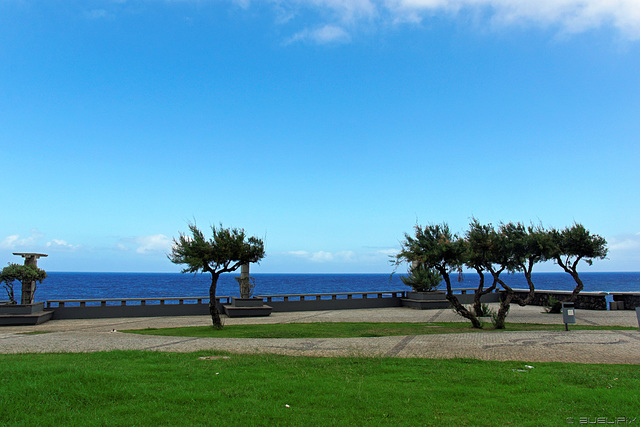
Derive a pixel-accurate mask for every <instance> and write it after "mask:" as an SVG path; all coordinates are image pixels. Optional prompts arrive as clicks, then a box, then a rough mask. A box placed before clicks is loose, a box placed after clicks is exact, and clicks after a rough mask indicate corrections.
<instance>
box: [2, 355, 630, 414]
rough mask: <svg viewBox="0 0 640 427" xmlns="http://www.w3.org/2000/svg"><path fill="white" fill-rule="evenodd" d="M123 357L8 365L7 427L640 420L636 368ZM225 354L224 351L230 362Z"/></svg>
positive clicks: (12, 358) (9, 360)
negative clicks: (587, 419) (36, 426)
mask: <svg viewBox="0 0 640 427" xmlns="http://www.w3.org/2000/svg"><path fill="white" fill-rule="evenodd" d="M213 354H215V353H212V352H198V353H187V354H182V353H163V352H143V351H114V352H102V353H89V354H17V355H1V356H0V401H1V405H0V425H3V426H14V425H24V426H33V425H38V426H47V425H52V426H53V425H88V426H96V425H108V426H136V425H138V426H146V425H153V426H156V425H172V426H173V425H181V426H182V425H189V426H191V425H201V426H212V425H230V426H255V425H265V426H266V425H295V426H325V425H353V426H355V425H467V426H491V425H500V426H501V425H517V426H541V425H566V424H567V418H573V419H574V423H575V424H578V423H579V420H580V417H591V419H592V420H593V419H595V417H609V419H610V420H613V419H615V417H630V418H633V417H638V418H640V370H638V367H637V366H632V365H585V364H565V363H533V364H532V365H533V368H532V369H529V368H526V367H525V365H526V362H486V361H478V360H464V359H458V360H429V359H398V358H355V357H353V358H307V357H290V356H276V355H235V354H229V355H227V356H228V358H216V359H207V360H201V359H199V357H200V356H210V355H213ZM219 354H220V353H219Z"/></svg>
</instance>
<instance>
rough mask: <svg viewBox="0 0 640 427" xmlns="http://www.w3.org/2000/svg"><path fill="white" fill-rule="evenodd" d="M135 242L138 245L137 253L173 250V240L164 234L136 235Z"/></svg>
mask: <svg viewBox="0 0 640 427" xmlns="http://www.w3.org/2000/svg"><path fill="white" fill-rule="evenodd" d="M133 243H134V244H136V245H137V248H136V252H137V253H139V254H147V253H150V252H168V251H169V250H171V245H172V243H173V241H172V240H171V239H170V238H169V237H167V236H165V235H164V234H156V235H153V236H138V237H135V238H134V239H133Z"/></svg>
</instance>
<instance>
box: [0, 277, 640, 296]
mask: <svg viewBox="0 0 640 427" xmlns="http://www.w3.org/2000/svg"><path fill="white" fill-rule="evenodd" d="M236 276H238V274H233V273H232V274H223V275H222V276H221V277H220V280H219V281H218V289H217V292H216V294H217V296H239V289H238V282H237V281H236V280H235V279H234V277H236ZM252 277H254V278H255V281H256V287H255V291H254V295H283V294H288V295H291V294H309V293H339V292H363V291H366V292H377V291H404V290H409V288H408V287H407V286H405V285H404V284H403V283H402V281H401V280H400V275H398V274H396V275H394V276H393V277H390V276H389V274H252ZM456 277H457V275H455V276H453V277H452V279H455V278H456ZM502 277H503V278H504V280H505V282H506V283H507V284H510V285H511V286H512V287H513V288H527V284H526V281H525V278H524V276H523V275H522V274H509V275H503V276H502ZM580 277H581V278H582V280H583V282H584V284H585V288H584V290H585V291H605V292H640V273H582V274H581V275H580ZM210 280H211V279H210V275H208V274H206V275H205V274H198V275H193V274H180V273H61V272H50V273H48V277H47V279H46V280H45V281H44V282H42V283H41V284H39V285H38V289H37V291H36V295H35V296H36V298H35V299H36V301H46V300H51V299H93V298H157V297H200V296H202V297H204V296H207V295H208V293H209V285H210V283H211V282H210ZM533 280H534V283H535V285H536V289H550V290H567V291H569V290H573V288H574V286H575V284H574V282H573V279H572V278H571V276H569V275H568V274H566V273H537V274H536V273H534V275H533ZM477 282H478V276H477V274H475V273H466V274H464V278H463V281H461V282H457V281H455V280H454V281H453V283H452V284H453V287H454V288H474V287H476V286H477ZM0 299H3V298H0Z"/></svg>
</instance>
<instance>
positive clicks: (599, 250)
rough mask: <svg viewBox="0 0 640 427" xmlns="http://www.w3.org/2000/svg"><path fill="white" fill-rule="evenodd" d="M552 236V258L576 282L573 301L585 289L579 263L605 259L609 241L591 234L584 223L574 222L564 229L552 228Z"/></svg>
mask: <svg viewBox="0 0 640 427" xmlns="http://www.w3.org/2000/svg"><path fill="white" fill-rule="evenodd" d="M550 236H551V254H550V256H551V258H552V259H553V260H554V261H555V262H556V264H558V265H559V266H560V267H561V268H562V269H563V270H564V271H565V272H567V273H569V274H570V275H571V277H572V278H573V280H574V281H575V282H576V287H575V289H574V290H573V292H572V293H571V301H575V300H576V299H577V298H578V293H580V291H581V290H582V289H584V284H583V283H582V280H581V279H580V276H579V275H578V264H579V263H580V261H584V262H586V263H587V264H588V265H592V264H593V260H594V259H604V258H605V257H606V256H607V252H608V249H607V241H606V240H605V239H604V237H601V236H599V235H597V234H591V233H590V232H589V230H587V229H586V228H584V226H583V225H582V224H573V225H572V226H571V227H566V228H565V229H564V230H556V229H552V230H551V232H550Z"/></svg>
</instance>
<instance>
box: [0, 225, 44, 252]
mask: <svg viewBox="0 0 640 427" xmlns="http://www.w3.org/2000/svg"><path fill="white" fill-rule="evenodd" d="M43 236H44V235H43V234H42V233H41V232H40V231H39V230H38V229H37V228H34V229H32V230H31V235H30V236H29V237H21V236H20V235H19V234H12V235H10V236H7V237H5V238H4V239H2V240H1V241H0V248H2V249H21V248H34V247H36V246H38V245H39V242H40V240H41V239H42V237H43Z"/></svg>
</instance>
